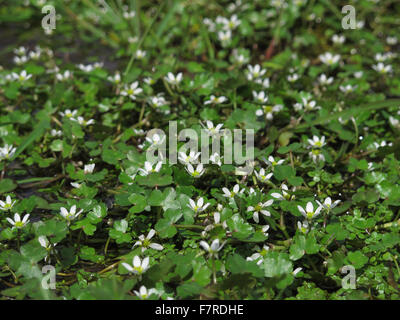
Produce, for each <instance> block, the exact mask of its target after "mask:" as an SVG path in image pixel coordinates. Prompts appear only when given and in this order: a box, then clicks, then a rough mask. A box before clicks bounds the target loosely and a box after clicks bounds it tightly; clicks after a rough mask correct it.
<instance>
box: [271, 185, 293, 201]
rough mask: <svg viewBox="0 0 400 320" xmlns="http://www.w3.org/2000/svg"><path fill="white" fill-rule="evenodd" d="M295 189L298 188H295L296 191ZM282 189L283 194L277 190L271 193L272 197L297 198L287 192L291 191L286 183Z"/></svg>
mask: <svg viewBox="0 0 400 320" xmlns="http://www.w3.org/2000/svg"><path fill="white" fill-rule="evenodd" d="M295 190H296V188H293V190H292V191H293V192H294V191H295ZM281 191H282V194H280V193H277V192H274V193H271V197H273V198H275V199H279V200H293V199H295V196H294V195H290V193H288V192H287V191H289V188H288V187H287V185H286V184H284V183H283V184H282V185H281Z"/></svg>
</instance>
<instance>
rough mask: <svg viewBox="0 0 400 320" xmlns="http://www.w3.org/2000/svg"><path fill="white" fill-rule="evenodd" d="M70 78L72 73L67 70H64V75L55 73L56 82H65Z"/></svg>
mask: <svg viewBox="0 0 400 320" xmlns="http://www.w3.org/2000/svg"><path fill="white" fill-rule="evenodd" d="M71 77H72V73H71V72H70V71H68V70H66V71H65V72H64V73H61V72H60V73H56V79H57V80H58V81H65V80H68V79H70V78H71Z"/></svg>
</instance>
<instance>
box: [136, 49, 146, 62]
mask: <svg viewBox="0 0 400 320" xmlns="http://www.w3.org/2000/svg"><path fill="white" fill-rule="evenodd" d="M135 56H136V59H139V60H141V59H143V58H144V57H145V56H146V51H143V50H140V49H138V50H136V52H135Z"/></svg>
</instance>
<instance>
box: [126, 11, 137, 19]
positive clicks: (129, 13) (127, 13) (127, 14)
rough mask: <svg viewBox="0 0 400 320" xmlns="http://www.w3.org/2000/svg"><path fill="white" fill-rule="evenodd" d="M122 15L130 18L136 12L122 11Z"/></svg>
mask: <svg viewBox="0 0 400 320" xmlns="http://www.w3.org/2000/svg"><path fill="white" fill-rule="evenodd" d="M123 16H124V18H125V19H132V18H133V17H135V16H136V12H135V11H125V12H124V13H123Z"/></svg>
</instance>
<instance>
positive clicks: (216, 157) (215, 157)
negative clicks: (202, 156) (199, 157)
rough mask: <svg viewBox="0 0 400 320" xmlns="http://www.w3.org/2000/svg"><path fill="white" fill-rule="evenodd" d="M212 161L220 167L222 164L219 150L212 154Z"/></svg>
mask: <svg viewBox="0 0 400 320" xmlns="http://www.w3.org/2000/svg"><path fill="white" fill-rule="evenodd" d="M210 161H211V163H213V164H216V165H217V166H219V167H220V166H221V165H222V162H221V156H220V155H219V154H218V153H217V152H215V153H214V154H212V155H211V156H210Z"/></svg>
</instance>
